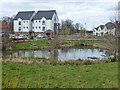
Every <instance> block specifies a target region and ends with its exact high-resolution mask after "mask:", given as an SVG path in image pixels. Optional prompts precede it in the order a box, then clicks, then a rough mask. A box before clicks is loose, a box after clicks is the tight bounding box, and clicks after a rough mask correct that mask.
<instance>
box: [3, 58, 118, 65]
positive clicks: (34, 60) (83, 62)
mask: <svg viewBox="0 0 120 90" xmlns="http://www.w3.org/2000/svg"><path fill="white" fill-rule="evenodd" d="M3 61H4V62H15V63H16V62H19V63H21V64H40V65H52V66H56V65H61V66H64V65H71V66H73V65H77V66H78V65H93V64H104V63H109V62H115V61H117V59H116V57H113V58H111V57H110V58H109V59H106V60H95V61H91V60H81V59H78V60H68V61H58V60H54V59H45V58H16V57H13V58H5V59H3Z"/></svg>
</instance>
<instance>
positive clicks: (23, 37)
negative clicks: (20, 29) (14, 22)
mask: <svg viewBox="0 0 120 90" xmlns="http://www.w3.org/2000/svg"><path fill="white" fill-rule="evenodd" d="M18 38H19V39H27V36H26V35H19V36H18Z"/></svg>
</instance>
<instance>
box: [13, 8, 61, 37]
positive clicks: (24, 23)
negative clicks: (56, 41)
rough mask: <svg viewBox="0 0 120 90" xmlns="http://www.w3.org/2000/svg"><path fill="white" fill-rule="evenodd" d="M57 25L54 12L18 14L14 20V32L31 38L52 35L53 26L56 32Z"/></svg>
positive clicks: (57, 21) (25, 12) (57, 20)
mask: <svg viewBox="0 0 120 90" xmlns="http://www.w3.org/2000/svg"><path fill="white" fill-rule="evenodd" d="M58 23H59V19H58V16H57V13H56V10H46V11H37V13H35V11H24V12H18V14H17V15H16V16H15V18H14V32H15V34H18V35H20V34H25V35H33V36H37V35H38V34H43V35H49V34H54V28H55V25H56V27H57V29H56V30H58ZM57 32H58V31H57Z"/></svg>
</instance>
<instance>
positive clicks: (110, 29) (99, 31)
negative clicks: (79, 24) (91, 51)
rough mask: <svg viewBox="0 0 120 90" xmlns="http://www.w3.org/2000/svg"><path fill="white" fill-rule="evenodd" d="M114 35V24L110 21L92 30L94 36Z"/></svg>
mask: <svg viewBox="0 0 120 90" xmlns="http://www.w3.org/2000/svg"><path fill="white" fill-rule="evenodd" d="M107 34H109V35H113V36H114V35H115V24H114V23H112V22H108V23H107V24H105V25H100V26H98V27H96V28H94V30H93V35H96V36H104V35H107Z"/></svg>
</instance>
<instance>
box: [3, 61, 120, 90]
mask: <svg viewBox="0 0 120 90" xmlns="http://www.w3.org/2000/svg"><path fill="white" fill-rule="evenodd" d="M2 87H3V88H27V87H28V88H118V62H111V63H106V64H95V65H82V66H76V65H75V66H71V65H65V66H60V65H56V66H50V65H36V64H30V65H27V64H20V63H10V62H7V63H5V62H3V63H2Z"/></svg>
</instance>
